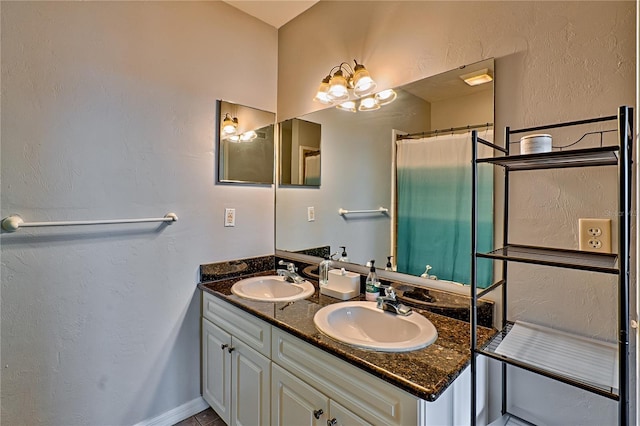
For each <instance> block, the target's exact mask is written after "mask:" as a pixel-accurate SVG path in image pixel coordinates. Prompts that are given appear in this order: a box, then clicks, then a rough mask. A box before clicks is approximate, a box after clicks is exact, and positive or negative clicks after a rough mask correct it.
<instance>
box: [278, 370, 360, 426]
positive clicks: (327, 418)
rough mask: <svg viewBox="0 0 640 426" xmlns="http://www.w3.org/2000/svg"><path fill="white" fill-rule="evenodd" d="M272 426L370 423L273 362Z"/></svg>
mask: <svg viewBox="0 0 640 426" xmlns="http://www.w3.org/2000/svg"><path fill="white" fill-rule="evenodd" d="M271 398H272V400H273V406H272V409H271V425H272V426H289V425H298V426H325V425H331V426H340V425H354V426H357V425H363V426H365V425H371V423H369V422H367V421H365V420H364V419H362V418H361V417H360V416H358V415H357V414H355V413H353V412H351V411H350V410H348V409H347V408H345V407H343V406H342V405H340V404H338V403H337V402H335V401H333V400H331V399H329V397H327V396H326V395H324V394H323V393H321V392H319V391H318V390H316V389H314V388H313V387H311V386H309V385H308V384H306V383H305V382H303V381H302V380H300V379H298V378H297V377H296V376H294V375H293V374H291V373H289V372H287V371H286V370H285V369H283V368H282V367H280V366H278V365H277V364H275V363H273V364H272V365H271Z"/></svg>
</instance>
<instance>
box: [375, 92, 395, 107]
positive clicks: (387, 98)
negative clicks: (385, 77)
mask: <svg viewBox="0 0 640 426" xmlns="http://www.w3.org/2000/svg"><path fill="white" fill-rule="evenodd" d="M397 97H398V94H397V93H396V92H395V90H393V89H387V90H383V91H381V92H378V93H376V94H375V96H374V98H375V100H376V101H377V102H378V105H387V104H390V103H391V102H393V101H395V100H396V98H397Z"/></svg>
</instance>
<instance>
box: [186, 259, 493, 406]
mask: <svg viewBox="0 0 640 426" xmlns="http://www.w3.org/2000/svg"><path fill="white" fill-rule="evenodd" d="M274 274H275V272H274V271H267V272H262V273H257V274H252V275H250V276H258V275H274ZM247 277H248V276H244V277H236V278H231V279H227V280H220V281H214V282H203V283H200V284H198V288H199V289H201V290H202V291H206V292H207V293H210V294H212V295H214V296H216V297H219V298H221V299H223V300H226V301H228V302H229V303H231V304H232V305H234V306H237V307H239V308H240V309H242V310H244V311H246V312H249V313H251V314H253V315H255V316H256V317H258V318H260V319H262V320H264V321H266V322H268V323H270V324H272V325H274V326H276V327H278V328H281V329H282V330H284V331H287V332H289V333H291V334H293V335H294V336H296V337H298V338H300V339H302V340H304V341H306V342H308V343H310V344H312V345H314V346H316V347H318V348H321V349H323V350H325V351H327V352H329V353H331V354H333V355H335V356H337V357H338V358H340V359H343V360H345V361H347V362H349V363H350V364H352V365H355V366H357V367H359V368H361V369H362V370H364V371H366V372H368V373H371V374H373V375H374V376H377V377H380V378H381V379H383V380H385V381H387V382H389V383H391V384H393V385H395V386H397V387H399V388H401V389H404V390H405V391H407V392H409V393H410V394H412V395H415V396H417V397H419V398H421V399H424V400H427V401H435V400H436V399H437V398H438V397H439V396H440V395H441V394H442V393H443V392H444V391H445V389H447V387H448V386H449V385H450V384H451V383H452V382H453V381H454V380H455V379H456V377H458V375H459V374H460V373H461V372H462V370H463V369H464V368H465V367H466V366H467V365H468V364H469V361H470V350H469V348H470V345H469V342H470V327H469V323H468V322H464V321H460V320H456V319H453V318H449V317H445V316H442V315H438V314H434V313H431V312H428V311H424V310H420V309H416V308H413V310H414V313H417V314H421V315H424V316H425V317H426V318H428V319H429V320H430V321H431V322H432V323H433V325H435V327H436V329H437V330H438V338H437V340H436V341H435V342H434V343H433V344H431V345H430V346H428V347H426V348H424V349H419V350H415V351H410V352H397V353H396V352H393V353H390V352H376V351H372V350H366V349H359V348H356V347H353V346H350V345H346V344H343V343H340V342H338V341H337V340H333V339H332V338H330V337H328V336H325V335H324V334H322V333H320V332H319V331H318V330H317V329H316V327H315V325H314V323H313V316H314V315H315V313H316V312H317V311H318V310H319V309H320V308H322V307H324V306H327V305H330V304H333V303H340V302H341V301H340V300H338V299H334V298H332V297H328V296H324V295H321V294H319V291H318V288H317V283H314V285H315V286H316V292H315V293H314V295H313V296H311V297H310V298H308V299H303V300H298V301H296V302H280V303H273V302H256V301H252V300H247V299H242V298H240V297H238V296H236V295H234V294H232V293H231V286H232V285H233V284H234V283H236V282H237V281H239V280H241V279H243V278H247ZM361 299H362V300H364V296H361ZM352 300H353V299H352ZM495 333H496V330H495V329H490V328H485V327H478V332H477V339H478V345H482V344H484V343H485V342H487V341H488V340H489V339H490V338H491V337H492V336H493V335H494V334H495Z"/></svg>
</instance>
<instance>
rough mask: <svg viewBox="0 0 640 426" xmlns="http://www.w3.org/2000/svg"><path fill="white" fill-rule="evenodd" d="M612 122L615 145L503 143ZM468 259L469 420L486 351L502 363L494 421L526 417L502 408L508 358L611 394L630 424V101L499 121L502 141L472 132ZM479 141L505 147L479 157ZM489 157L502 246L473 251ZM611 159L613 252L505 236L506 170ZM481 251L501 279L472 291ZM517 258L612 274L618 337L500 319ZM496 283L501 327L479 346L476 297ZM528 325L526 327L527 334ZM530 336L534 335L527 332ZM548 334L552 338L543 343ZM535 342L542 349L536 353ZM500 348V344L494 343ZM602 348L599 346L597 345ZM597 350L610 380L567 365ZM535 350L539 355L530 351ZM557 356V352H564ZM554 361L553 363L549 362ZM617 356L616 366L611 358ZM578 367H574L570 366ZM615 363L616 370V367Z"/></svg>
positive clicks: (585, 359) (504, 314)
mask: <svg viewBox="0 0 640 426" xmlns="http://www.w3.org/2000/svg"><path fill="white" fill-rule="evenodd" d="M615 121H617V126H618V145H617V146H600V147H598V148H588V149H574V150H567V151H554V152H548V153H541V154H526V155H510V153H509V145H510V143H512V142H511V136H512V135H514V134H522V133H530V132H539V131H542V130H547V129H558V128H562V127H573V126H581V125H588V124H593V123H599V122H615ZM472 139H473V142H472V146H473V147H472V159H473V173H472V189H473V190H472V227H471V243H472V253H473V254H472V262H471V295H472V297H471V352H472V353H471V377H472V379H471V382H472V390H471V392H472V393H471V396H472V398H471V414H472V416H471V418H472V424H475V419H476V411H477V410H476V374H477V371H476V370H477V369H476V363H477V357H478V356H479V355H482V356H486V357H489V358H492V359H495V360H498V361H500V362H501V363H502V414H503V417H502V418H501V419H499V420H498V421H497V423H496V424H500V425H503V424H505V425H506V424H529V423H527V421H526V420H524V419H520V418H518V417H517V416H515V415H513V414H512V413H509V412H508V410H507V397H508V392H507V366H508V365H511V366H515V367H518V368H522V369H525V370H527V371H530V372H533V373H536V374H540V375H543V376H545V377H549V378H551V379H554V380H557V381H559V382H562V383H566V384H569V385H572V386H575V387H577V388H580V389H583V390H585V391H589V392H592V393H594V394H597V395H601V396H603V397H606V398H609V399H612V400H615V401H618V406H619V410H618V423H619V424H620V425H628V424H629V272H630V259H629V251H630V229H631V222H630V220H631V162H632V158H631V153H632V144H633V109H632V108H631V107H627V106H622V107H620V108H619V110H618V115H614V116H608V117H599V118H594V119H589V120H581V121H572V122H565V123H558V124H552V125H545V126H537V127H530V128H523V129H518V130H511V129H510V128H509V127H507V128H506V129H505V139H504V140H505V147H501V146H498V145H495V144H493V143H492V142H489V141H486V140H483V139H481V138H479V137H478V133H477V132H476V131H474V132H472ZM478 144H483V145H486V146H488V147H490V148H493V149H494V152H499V153H502V154H504V155H499V156H496V157H491V158H481V159H479V158H478ZM483 163H484V164H493V165H496V166H500V167H502V168H504V194H505V199H504V223H503V242H502V243H503V244H502V247H501V248H498V249H496V250H493V251H491V252H489V253H479V252H478V251H477V246H478V244H477V226H478V215H477V212H478V197H477V190H478V184H477V183H478V165H479V164H483ZM596 166H617V168H618V214H619V218H618V243H619V244H618V254H599V253H591V252H585V251H578V250H564V249H556V248H549V247H535V246H527V245H519V244H511V243H510V242H509V175H510V173H512V172H518V171H524V170H548V169H559V168H576V167H596ZM480 258H484V259H493V260H494V261H500V262H502V279H500V280H498V281H497V282H496V283H494V284H492V285H491V286H489V287H488V288H486V289H484V290H482V291H480V292H478V287H477V276H476V272H477V261H478V259H480ZM510 262H520V263H527V264H536V265H546V266H552V267H558V268H570V269H578V270H584V271H593V272H598V273H603V274H612V275H617V276H618V331H619V333H618V342H617V345H608V346H607V345H606V344H600V342H597V341H591V339H585V338H581V337H579V336H573V335H568V334H567V333H562V332H557V331H555V330H552V329H546V328H544V327H540V326H531V327H530V328H527V325H525V324H524V323H523V324H518V323H514V322H513V321H510V320H508V319H507V303H508V299H507V287H508V285H507V282H508V278H507V275H508V264H509V263H510ZM497 289H501V291H502V300H503V309H502V329H501V330H500V331H499V332H498V333H497V334H496V336H495V337H494V338H493V339H492V340H491V341H489V342H488V343H487V344H486V345H484V346H482V347H478V344H477V336H476V327H477V302H478V299H479V298H480V297H482V296H484V295H486V294H487V293H490V292H492V291H495V290H497ZM527 333H530V334H527ZM508 336H509V339H510V342H513V341H518V340H517V339H529V338H530V339H532V340H525V341H526V342H527V347H528V348H529V349H530V348H533V350H527V353H526V354H522V356H521V354H520V353H518V351H517V350H515V351H514V350H513V349H510V351H507V350H506V348H507V345H506V344H505V345H503V343H504V342H506V339H507V337H508ZM530 336H534V337H530ZM547 341H550V342H551V341H552V342H553V344H548V345H547ZM536 345H538V346H539V347H540V348H539V351H538V352H540V354H541V355H536V354H535V352H536V349H538V348H537V347H536ZM501 348H504V349H501ZM602 351H604V352H602ZM603 353H604V354H608V355H609V357H610V358H611V364H612V365H610V366H609V369H610V371H608V373H611V374H613V375H614V376H616V378H615V384H614V385H605V384H602V383H600V382H598V381H597V380H595V379H592V378H591V377H587V376H585V375H584V374H582V373H580V372H573V371H572V370H571V369H572V368H573V365H572V364H579V362H576V354H579V355H580V358H582V362H584V363H585V365H587V366H591V365H593V364H594V362H593V360H594V359H601V358H602V356H603ZM536 356H538V358H536ZM563 357H564V358H563ZM554 363H557V364H558V365H555V364H554ZM616 364H617V366H616ZM576 368H577V367H576ZM615 370H617V371H615Z"/></svg>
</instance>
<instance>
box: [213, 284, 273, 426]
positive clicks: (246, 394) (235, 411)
mask: <svg viewBox="0 0 640 426" xmlns="http://www.w3.org/2000/svg"><path fill="white" fill-rule="evenodd" d="M203 294H204V299H203V300H204V304H203V319H202V396H203V398H204V399H205V401H207V402H208V403H209V405H211V407H212V408H213V409H214V410H215V411H216V412H217V413H218V415H219V416H220V417H221V418H222V419H223V420H224V421H225V423H226V424H228V425H248V426H249V425H268V424H269V422H270V416H271V390H270V385H271V360H270V359H269V355H270V343H271V326H270V325H269V324H267V323H265V322H264V321H262V320H259V319H258V318H255V317H254V316H252V315H249V314H247V313H244V312H242V311H241V310H239V309H237V308H235V307H233V306H231V305H229V304H228V303H225V302H222V301H220V300H218V299H216V298H215V297H213V296H211V295H209V294H207V293H203Z"/></svg>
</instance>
